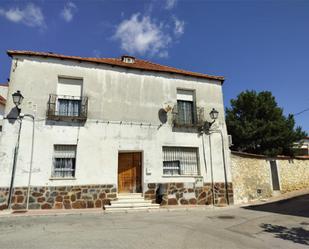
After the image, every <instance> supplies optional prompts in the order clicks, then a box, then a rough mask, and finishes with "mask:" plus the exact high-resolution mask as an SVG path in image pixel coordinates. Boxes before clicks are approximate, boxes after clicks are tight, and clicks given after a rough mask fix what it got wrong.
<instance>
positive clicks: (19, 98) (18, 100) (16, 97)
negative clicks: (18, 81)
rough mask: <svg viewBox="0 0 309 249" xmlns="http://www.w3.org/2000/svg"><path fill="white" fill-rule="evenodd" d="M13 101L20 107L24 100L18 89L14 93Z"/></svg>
mask: <svg viewBox="0 0 309 249" xmlns="http://www.w3.org/2000/svg"><path fill="white" fill-rule="evenodd" d="M12 98H13V103H14V105H15V106H16V107H17V108H18V106H20V105H21V103H22V102H23V99H24V96H23V95H22V94H21V93H20V91H19V90H17V91H16V92H15V93H13V94H12Z"/></svg>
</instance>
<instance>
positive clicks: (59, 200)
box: [55, 195, 63, 202]
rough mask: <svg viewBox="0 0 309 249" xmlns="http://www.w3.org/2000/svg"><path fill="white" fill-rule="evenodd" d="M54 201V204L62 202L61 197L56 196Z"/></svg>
mask: <svg viewBox="0 0 309 249" xmlns="http://www.w3.org/2000/svg"><path fill="white" fill-rule="evenodd" d="M55 201H56V202H62V201H63V197H62V196H61V195H58V196H57V197H56V198H55Z"/></svg>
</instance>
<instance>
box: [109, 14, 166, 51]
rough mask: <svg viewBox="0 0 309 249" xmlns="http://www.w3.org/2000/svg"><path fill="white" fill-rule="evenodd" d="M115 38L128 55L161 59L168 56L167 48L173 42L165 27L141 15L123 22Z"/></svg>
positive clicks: (135, 15)
mask: <svg viewBox="0 0 309 249" xmlns="http://www.w3.org/2000/svg"><path fill="white" fill-rule="evenodd" d="M114 38H115V39H117V40H119V41H120V43H121V48H122V49H123V50H124V51H126V52H128V53H131V54H140V55H145V54H148V55H150V56H154V55H157V56H159V57H167V56H168V52H167V47H168V45H169V44H170V42H171V40H172V39H171V37H170V35H169V34H167V33H166V32H164V25H162V24H157V23H156V22H155V21H154V20H152V19H151V18H150V17H149V16H141V15H140V13H137V14H134V15H132V17H131V18H130V19H126V20H123V21H122V22H121V23H120V24H119V25H118V26H117V29H116V32H115V35H114Z"/></svg>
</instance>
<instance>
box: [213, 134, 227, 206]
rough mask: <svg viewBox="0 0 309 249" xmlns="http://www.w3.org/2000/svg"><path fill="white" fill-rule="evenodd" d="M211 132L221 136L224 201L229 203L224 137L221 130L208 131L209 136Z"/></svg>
mask: <svg viewBox="0 0 309 249" xmlns="http://www.w3.org/2000/svg"><path fill="white" fill-rule="evenodd" d="M211 133H219V134H220V136H221V147H222V157H223V171H224V181H225V183H224V185H225V197H226V201H227V204H228V205H230V200H229V195H228V186H227V184H228V182H227V173H226V162H225V150H224V139H223V134H222V131H221V130H214V131H211V132H210V133H209V136H210V134H211Z"/></svg>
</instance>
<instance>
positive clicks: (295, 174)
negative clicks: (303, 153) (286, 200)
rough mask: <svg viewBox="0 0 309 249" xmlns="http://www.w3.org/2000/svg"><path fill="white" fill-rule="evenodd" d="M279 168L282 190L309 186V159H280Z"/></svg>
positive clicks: (287, 190)
mask: <svg viewBox="0 0 309 249" xmlns="http://www.w3.org/2000/svg"><path fill="white" fill-rule="evenodd" d="M278 170H279V177H280V187H281V191H282V192H289V191H293V190H298V189H303V188H309V160H297V159H291V160H279V162H278Z"/></svg>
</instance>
